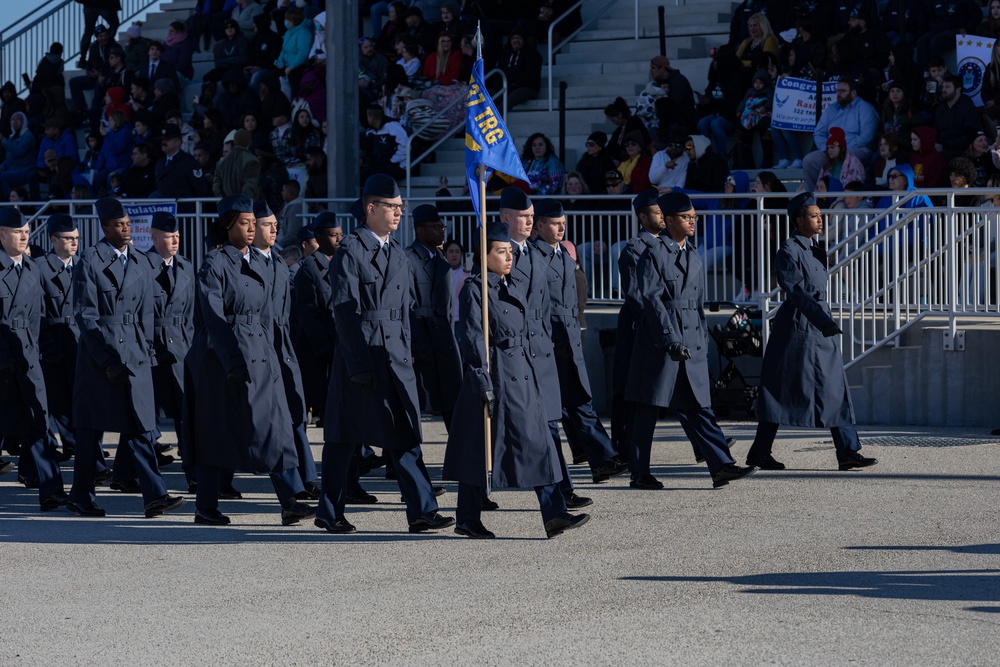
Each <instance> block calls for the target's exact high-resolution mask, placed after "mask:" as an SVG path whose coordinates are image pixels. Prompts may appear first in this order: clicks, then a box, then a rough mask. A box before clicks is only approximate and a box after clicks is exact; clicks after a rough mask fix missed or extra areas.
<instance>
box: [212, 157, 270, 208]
mask: <svg viewBox="0 0 1000 667" xmlns="http://www.w3.org/2000/svg"><path fill="white" fill-rule="evenodd" d="M259 182H260V160H258V159H257V158H256V157H255V156H254V154H253V153H251V152H250V151H249V150H248V149H246V148H244V147H243V146H233V150H232V152H231V153H230V154H229V155H227V156H226V157H224V158H222V160H220V161H219V164H217V165H216V166H215V175H214V177H213V179H212V194H214V195H215V196H216V197H226V196H228V195H248V196H250V197H251V198H252V199H257V198H258V197H259V195H260V191H259V188H258V184H259Z"/></svg>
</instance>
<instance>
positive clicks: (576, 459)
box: [573, 454, 587, 465]
mask: <svg viewBox="0 0 1000 667" xmlns="http://www.w3.org/2000/svg"><path fill="white" fill-rule="evenodd" d="M586 462H587V455H586V454H579V455H576V454H574V455H573V465H578V464H580V463H586Z"/></svg>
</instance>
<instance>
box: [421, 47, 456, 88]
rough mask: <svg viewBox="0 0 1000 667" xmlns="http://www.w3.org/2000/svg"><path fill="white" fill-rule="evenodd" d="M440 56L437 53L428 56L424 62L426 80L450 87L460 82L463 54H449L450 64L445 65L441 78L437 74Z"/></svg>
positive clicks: (453, 52) (454, 52)
mask: <svg viewBox="0 0 1000 667" xmlns="http://www.w3.org/2000/svg"><path fill="white" fill-rule="evenodd" d="M437 66H438V55H437V52H436V51H435V52H434V53H431V54H430V55H429V56H427V60H425V61H424V78H426V79H429V80H430V81H432V82H433V83H437V84H441V85H442V86H450V85H451V84H453V83H456V82H457V81H458V80H459V77H460V75H461V70H462V52H461V51H452V52H451V53H449V54H448V62H446V63H445V66H444V70H442V72H441V76H438V73H437Z"/></svg>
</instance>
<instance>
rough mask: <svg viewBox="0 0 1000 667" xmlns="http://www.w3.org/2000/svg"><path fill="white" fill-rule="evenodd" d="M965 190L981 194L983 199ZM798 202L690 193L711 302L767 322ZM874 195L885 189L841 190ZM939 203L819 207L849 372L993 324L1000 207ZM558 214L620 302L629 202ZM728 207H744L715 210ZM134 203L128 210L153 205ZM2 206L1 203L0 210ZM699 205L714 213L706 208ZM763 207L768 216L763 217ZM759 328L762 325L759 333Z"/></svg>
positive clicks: (631, 223)
mask: <svg viewBox="0 0 1000 667" xmlns="http://www.w3.org/2000/svg"><path fill="white" fill-rule="evenodd" d="M965 193H978V194H982V195H988V194H990V193H989V191H986V190H978V191H976V190H965V191H963V192H962V194H965ZM794 194H795V193H781V194H778V193H764V194H760V195H758V194H755V193H748V194H742V195H732V196H730V195H713V196H709V195H699V194H694V195H692V199H693V200H694V202H695V206H696V208H697V209H698V212H699V218H698V224H697V227H696V235H695V237H694V239H693V243H694V244H695V246H696V247H697V248H698V251H699V253H700V254H701V256H702V259H703V264H704V266H705V271H706V279H707V293H706V295H705V298H706V300H708V301H731V302H735V303H737V304H745V305H747V306H757V307H760V308H761V310H762V312H763V313H764V315H763V317H764V320H765V322H766V321H767V320H768V319H769V318H770V317H772V316H773V314H774V313H775V312H776V310H777V308H778V307H779V306H780V305H781V302H782V299H783V294H782V293H781V292H780V290H778V289H777V286H776V283H775V282H774V279H773V277H772V274H773V263H774V254H775V253H776V252H777V250H778V248H779V247H780V244H781V242H782V241H784V239H785V238H787V236H788V235H789V233H790V224H789V220H788V216H787V214H786V212H785V210H784V207H785V203H786V201H787V199H788V198H789V197H791V196H794ZM850 194H851V195H855V194H857V195H858V196H859V198H861V197H864V196H866V195H870V196H872V197H883V196H885V195H886V194H887V193H885V192H872V193H850ZM919 194H921V195H925V194H926V195H929V196H931V197H932V198H933V199H934V200H936V201H938V205H935V206H932V207H924V208H912V207H911V204H912V197H913V196H915V195H916V193H914V192H909V193H905V194H904V195H903V196H901V197H899V198H898V200H897V201H895V202H893V204H892V205H891V206H889V207H886V208H883V209H875V208H845V207H843V200H844V199H845V195H844V194H838V195H837V196H836V197H831V198H829V199H828V200H827V201H826V202H825V203H824V211H825V212H826V214H827V217H826V222H827V224H826V226H825V230H824V234H823V238H821V239H818V240H819V241H820V242H821V243H825V245H826V246H827V252H828V257H829V263H830V265H831V268H830V281H829V285H828V290H827V300H828V301H829V303H830V306H831V308H832V310H833V314H834V317H835V319H837V320H838V322H839V323H840V325H841V328H842V329H843V330H844V332H845V338H844V340H845V345H844V355H845V359H846V360H847V361H848V363H855V362H857V361H858V360H860V359H862V358H863V357H864V356H866V355H868V354H870V353H871V352H872V351H873V350H874V349H877V348H878V347H881V346H884V345H886V344H896V341H898V339H899V337H900V335H901V333H902V332H903V331H904V330H905V329H906V328H907V327H909V326H911V325H912V324H913V323H915V322H917V321H919V320H920V319H921V318H923V317H925V316H926V315H929V314H934V315H944V316H947V317H948V319H949V326H950V329H951V332H952V333H954V332H955V330H956V321H957V319H958V318H959V317H962V318H968V317H977V316H997V315H1000V273H998V272H997V261H996V257H997V253H996V251H997V239H998V236H1000V208H992V207H990V206H984V207H978V208H963V207H961V206H957V205H956V204H955V191H953V190H949V189H941V190H921V191H920V192H919ZM560 199H562V200H563V206H564V208H565V209H566V217H567V223H568V224H567V241H569V242H571V243H573V244H574V245H575V246H576V248H577V256H578V261H579V263H580V266H581V267H582V269H583V270H584V272H585V273H586V274H587V278H588V286H589V289H590V300H591V301H592V302H596V303H608V304H610V303H617V302H620V301H621V294H620V293H619V292H618V271H617V268H618V262H617V259H618V255H619V253H620V251H621V248H622V247H623V245H624V243H625V242H626V241H627V240H628V239H629V238H631V237H632V236H634V235H635V234H636V232H637V230H638V222H637V219H636V217H635V216H634V214H633V213H632V210H631V208H630V204H631V197H630V196H627V195H626V196H617V197H611V196H604V197H595V196H586V197H577V198H567V197H562V198H560ZM727 200H736V201H739V202H740V204H741V206H743V207H744V208H732V209H726V208H723V206H725V204H724V203H723V202H726V201H727ZM157 201H158V200H140V201H136V202H134V203H144V204H149V203H157ZM352 201H353V200H349V199H327V200H308V201H306V202H304V203H303V204H302V209H301V212H300V213H299V214H298V215H299V216H300V217H302V218H304V219H310V218H311V217H312V216H313V215H314V214H312V213H309V210H310V209H312V210H315V209H317V208H327V209H329V210H332V211H335V212H336V213H337V216H338V217H339V218H340V219H341V220H342V223H343V227H344V231H345V232H348V233H349V232H350V231H351V230H353V229H354V227H355V226H356V221H355V220H354V218H353V217H352V216H351V215H350V213H349V212H348V211H349V207H350V204H351V203H352ZM216 203H217V200H215V199H192V200H180V201H179V202H178V211H179V213H178V215H177V217H178V220H179V221H180V225H181V253H182V254H184V255H185V256H187V257H188V258H190V259H191V260H192V261H193V262H195V264H196V265H197V264H200V263H201V261H202V259H203V257H204V255H205V252H206V248H205V246H204V242H203V239H204V237H205V233H206V230H207V225H208V223H209V221H211V220H212V219H214V217H215V215H216V214H215V212H214V211H215V205H216ZM421 203H432V204H435V205H436V206H437V207H438V210H439V211H440V212H441V215H442V219H443V220H444V221H445V223H446V225H447V227H448V232H447V235H446V238H448V239H451V238H454V239H456V240H458V241H459V243H461V244H462V246H463V248H465V249H472V248H475V247H477V244H478V231H477V230H478V228H477V218H476V215H475V213H474V212H473V210H472V207H471V202H470V200H469V199H468V198H467V197H453V198H448V197H442V198H437V199H434V198H422V199H421V198H412V199H409V200H408V205H409V207H410V210H412V208H413V207H415V206H417V205H419V204H421ZM4 205H9V204H4ZM706 206H712V207H714V208H711V209H708V208H705V207H706ZM765 206H769V207H771V208H765ZM497 207H498V198H496V197H488V198H487V209H488V210H489V211H490V216H489V217H490V218H491V219H493V218H496V217H497V213H496V211H497ZM22 210H31V215H30V216H29V220H30V224H31V225H32V228H33V233H32V243H36V244H38V245H40V246H41V247H42V248H43V249H46V250H47V249H48V238H47V237H46V235H45V233H44V222H45V219H46V218H47V216H48V215H50V214H51V213H53V212H55V211H57V210H61V211H64V212H68V213H70V214H71V215H73V216H74V217H76V218H77V219H78V220H79V221H80V230H81V242H80V248H81V249H83V248H86V247H88V246H89V245H92V244H93V243H95V242H96V241H97V240H99V238H100V236H101V233H100V228H99V226H98V225H97V222H96V219H95V218H94V215H93V207H92V202H90V201H80V200H64V201H52V202H44V203H39V204H23V205H22ZM395 236H396V238H397V240H398V241H399V242H400V243H401V244H403V245H404V246H405V245H408V244H410V243H411V242H412V241H413V239H414V236H413V227H412V224H410V217H409V214H406V215H405V216H404V219H403V222H402V224H401V225H400V227H399V230H398V231H397V232H396V233H395ZM767 329H768V327H767V326H766V325H765V326H764V327H763V334H764V336H765V340H766V336H767Z"/></svg>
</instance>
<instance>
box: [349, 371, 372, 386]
mask: <svg viewBox="0 0 1000 667" xmlns="http://www.w3.org/2000/svg"><path fill="white" fill-rule="evenodd" d="M351 382H353V383H354V384H358V385H361V386H362V387H367V388H368V389H374V388H375V374H374V373H372V372H371V371H365V372H364V373H355V374H354V375H352V376H351Z"/></svg>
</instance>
